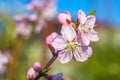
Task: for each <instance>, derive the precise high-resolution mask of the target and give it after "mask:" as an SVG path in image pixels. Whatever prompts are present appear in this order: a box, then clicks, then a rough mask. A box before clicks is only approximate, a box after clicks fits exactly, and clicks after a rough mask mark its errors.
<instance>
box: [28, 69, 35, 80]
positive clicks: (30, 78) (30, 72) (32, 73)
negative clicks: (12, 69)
mask: <svg viewBox="0 0 120 80" xmlns="http://www.w3.org/2000/svg"><path fill="white" fill-rule="evenodd" d="M34 78H35V71H34V69H33V68H32V67H31V68H30V69H29V70H28V72H27V80H33V79H34Z"/></svg>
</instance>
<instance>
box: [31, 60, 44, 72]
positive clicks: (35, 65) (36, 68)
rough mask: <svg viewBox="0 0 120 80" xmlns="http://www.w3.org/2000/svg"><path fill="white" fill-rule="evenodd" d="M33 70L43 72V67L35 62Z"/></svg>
mask: <svg viewBox="0 0 120 80" xmlns="http://www.w3.org/2000/svg"><path fill="white" fill-rule="evenodd" d="M33 68H34V70H35V71H36V72H41V71H42V65H41V64H40V63H39V62H35V63H34V65H33Z"/></svg>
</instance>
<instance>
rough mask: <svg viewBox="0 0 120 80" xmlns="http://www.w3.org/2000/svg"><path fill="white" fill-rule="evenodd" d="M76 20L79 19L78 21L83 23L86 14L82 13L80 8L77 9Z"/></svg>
mask: <svg viewBox="0 0 120 80" xmlns="http://www.w3.org/2000/svg"><path fill="white" fill-rule="evenodd" d="M78 20H79V22H80V23H82V25H83V24H84V23H85V21H86V14H85V13H84V11H82V10H79V11H78Z"/></svg>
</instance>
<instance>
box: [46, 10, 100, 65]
mask: <svg viewBox="0 0 120 80" xmlns="http://www.w3.org/2000/svg"><path fill="white" fill-rule="evenodd" d="M58 20H59V22H60V23H61V24H62V28H61V35H59V34H57V33H56V32H53V33H51V34H50V35H49V36H48V37H47V38H46V43H47V44H48V46H49V48H50V49H51V50H54V51H59V53H58V59H59V61H60V62H61V63H67V62H69V61H70V60H71V59H72V58H74V59H75V60H76V61H79V62H84V61H86V60H87V59H88V57H90V56H91V55H92V48H91V47H90V42H96V41H98V40H99V37H98V35H97V32H96V31H95V30H94V26H95V22H96V17H95V16H94V15H88V16H86V14H85V12H84V11H82V10H79V11H78V19H77V21H76V23H74V22H73V21H72V17H71V15H70V13H69V12H68V11H67V12H64V13H60V14H59V15H58Z"/></svg>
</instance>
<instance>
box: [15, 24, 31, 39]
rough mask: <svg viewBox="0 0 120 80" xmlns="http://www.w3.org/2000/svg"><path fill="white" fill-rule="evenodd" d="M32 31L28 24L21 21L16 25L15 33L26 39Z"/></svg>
mask: <svg viewBox="0 0 120 80" xmlns="http://www.w3.org/2000/svg"><path fill="white" fill-rule="evenodd" d="M31 31H32V27H31V26H30V25H28V26H26V25H25V24H23V23H21V24H18V25H17V28H16V35H17V36H23V37H24V38H25V39H27V38H28V37H29V36H30V34H31Z"/></svg>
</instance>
